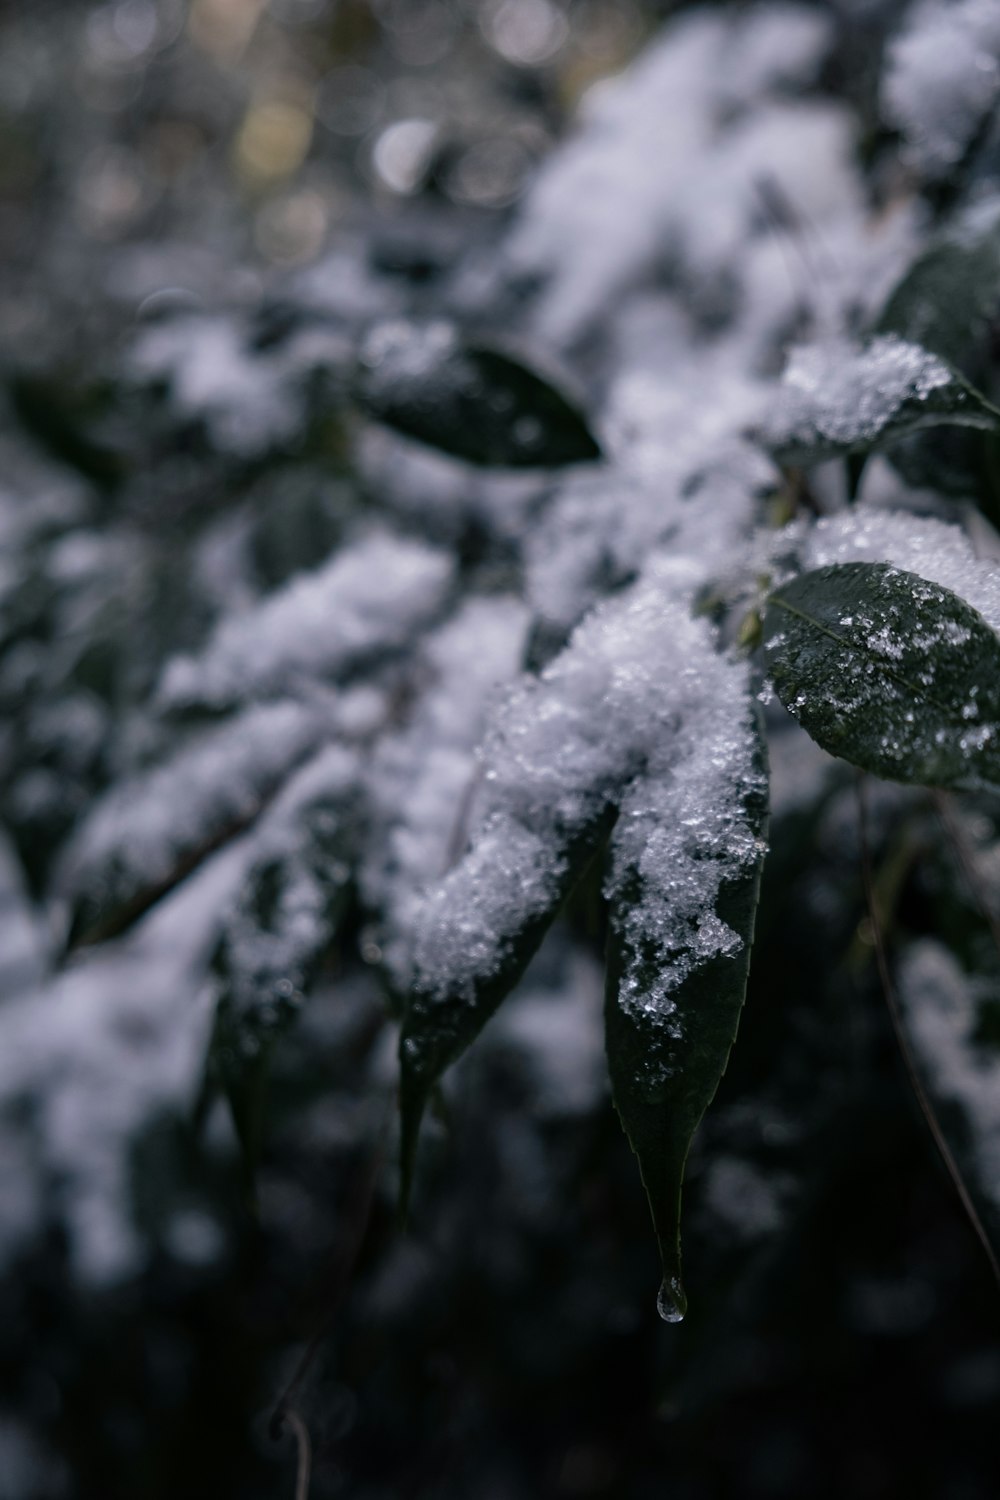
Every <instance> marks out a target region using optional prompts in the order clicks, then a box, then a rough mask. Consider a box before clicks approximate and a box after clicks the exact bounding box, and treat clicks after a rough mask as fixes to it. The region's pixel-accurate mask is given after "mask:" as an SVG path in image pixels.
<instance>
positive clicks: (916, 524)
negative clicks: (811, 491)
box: [779, 505, 1000, 633]
mask: <svg viewBox="0 0 1000 1500" xmlns="http://www.w3.org/2000/svg"><path fill="white" fill-rule="evenodd" d="M779 545H780V543H779ZM800 556H801V560H802V566H803V567H804V568H822V567H825V566H829V565H830V564H832V563H846V562H887V563H893V564H895V566H896V567H897V568H901V569H904V570H905V571H906V572H908V573H917V574H919V575H920V577H921V578H926V579H928V580H929V581H930V582H931V583H939V584H940V585H941V587H942V588H945V589H949V590H950V591H951V592H952V593H953V594H958V596H959V598H961V599H964V600H965V602H966V603H967V604H971V605H972V607H973V609H975V610H977V611H978V612H979V614H981V615H982V616H983V618H984V620H985V621H986V622H987V624H988V625H989V626H990V627H991V629H993V630H995V631H997V632H998V633H1000V567H998V565H997V564H996V563H995V562H988V561H985V560H983V559H982V558H979V557H977V556H976V553H975V551H974V549H973V546H972V543H971V542H970V540H969V538H968V536H967V535H966V534H965V532H964V531H963V530H962V529H961V527H959V526H952V525H948V524H946V523H945V522H943V521H936V520H934V519H933V518H932V517H930V516H913V515H908V514H907V513H906V512H904V511H894V510H882V509H879V508H876V507H875V506H868V505H859V506H857V507H856V508H855V509H854V510H852V511H850V512H848V513H846V514H844V515H839V516H830V517H828V518H826V519H824V520H822V521H819V522H818V523H817V524H816V525H815V526H812V527H810V528H809V530H808V531H807V532H806V533H804V534H803V536H802V542H801V548H800Z"/></svg>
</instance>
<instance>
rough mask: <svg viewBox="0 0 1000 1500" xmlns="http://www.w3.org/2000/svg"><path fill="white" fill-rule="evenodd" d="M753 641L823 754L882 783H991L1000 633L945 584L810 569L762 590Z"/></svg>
mask: <svg viewBox="0 0 1000 1500" xmlns="http://www.w3.org/2000/svg"><path fill="white" fill-rule="evenodd" d="M764 650H765V653H766V657H767V664H768V669H769V671H770V673H771V675H772V677H773V679H774V685H775V688H776V689H777V692H778V696H779V697H780V699H781V701H782V703H783V704H784V705H785V707H786V708H787V709H788V711H789V713H791V714H793V715H794V716H795V718H797V719H798V720H799V722H800V723H801V724H802V725H803V727H804V728H805V729H806V730H808V732H809V733H810V734H811V735H812V737H813V739H815V740H816V741H817V743H818V744H820V745H822V746H823V748H824V749H825V750H828V751H830V753H831V754H833V755H839V756H842V757H843V758H844V759H845V760H849V761H851V762H852V763H853V764H854V765H857V766H861V767H862V768H863V769H864V770H867V771H873V772H874V773H875V774H876V775H878V776H884V777H886V778H887V779H889V780H893V781H903V782H911V783H916V784H917V785H923V786H940V787H975V786H984V785H994V786H995V785H1000V638H998V637H997V635H996V633H995V632H994V631H993V630H992V629H991V628H990V626H989V625H988V624H987V622H986V621H985V620H984V619H983V617H982V615H980V614H979V613H978V612H977V611H976V610H975V609H973V608H972V607H971V606H970V605H969V604H967V603H966V602H965V600H963V599H961V598H959V597H958V595H956V594H953V593H951V592H950V591H949V590H948V589H945V588H942V587H941V586H940V585H939V584H936V583H931V582H929V581H928V580H927V579H925V578H920V577H918V576H917V575H916V574H914V573H907V572H903V571H902V570H900V569H898V568H894V567H891V566H889V565H886V564H882V563H845V564H843V565H840V566H834V567H827V568H820V569H818V570H817V571H815V572H812V573H805V574H802V575H801V576H800V577H798V578H795V579H792V580H791V581H790V582H789V583H786V584H783V585H782V586H781V587H780V588H778V589H777V590H776V591H775V592H774V593H773V594H772V595H771V598H770V601H769V603H768V609H767V615H766V618H765V620H764Z"/></svg>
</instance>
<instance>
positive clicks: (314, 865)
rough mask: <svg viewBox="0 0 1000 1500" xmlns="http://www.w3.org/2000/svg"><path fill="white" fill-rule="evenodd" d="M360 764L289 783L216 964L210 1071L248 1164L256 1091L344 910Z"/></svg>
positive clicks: (329, 767)
mask: <svg viewBox="0 0 1000 1500" xmlns="http://www.w3.org/2000/svg"><path fill="white" fill-rule="evenodd" d="M358 781H359V762H358V756H357V754H356V753H355V752H353V751H350V750H347V749H344V748H342V747H341V746H339V745H334V746H330V747H328V748H327V749H325V750H322V751H320V752H319V754H318V755H317V756H315V757H314V758H313V759H312V760H310V761H309V762H308V763H307V764H306V765H305V766H304V767H303V768H302V769H301V770H300V771H299V772H298V773H297V775H296V776H294V777H293V779H292V780H291V782H290V783H289V785H288V786H287V787H286V788H285V790H284V792H283V793H282V794H281V796H280V797H279V798H278V799H277V800H276V802H275V803H274V805H273V807H272V808H271V809H270V810H269V812H268V814H267V816H266V817H265V819H264V821H263V824H262V826H261V828H260V830H259V832H258V834H257V843H256V854H255V856H254V859H253V862H252V864H251V865H250V867H249V869H248V870H247V873H246V875H245V877H244V881H243V884H242V887H241V889H240V892H239V894H238V896H237V898H236V901H235V903H234V905H233V907H232V909H231V910H230V912H229V915H228V916H227V918H226V921H225V924H224V926H223V930H222V934H221V937H220V940H219V945H218V947H217V949H216V952H215V956H214V959H213V965H212V967H213V970H214V975H215V986H214V988H215V998H216V1021H215V1032H214V1035H213V1039H212V1046H211V1051H210V1056H209V1067H210V1069H211V1070H212V1071H213V1072H214V1073H215V1074H216V1076H217V1077H218V1078H219V1079H220V1081H221V1083H222V1085H223V1087H224V1088H225V1090H226V1093H227V1095H228V1098H229V1101H230V1106H231V1108H232V1111H233V1118H234V1120H235V1122H236V1127H237V1130H238V1132H239V1135H240V1139H241V1142H242V1144H243V1149H244V1152H245V1153H246V1156H247V1158H248V1160H249V1161H250V1162H251V1163H252V1162H253V1161H254V1160H255V1159H256V1155H257V1148H258V1144H259V1141H258V1134H259V1130H258V1127H259V1123H260V1121H259V1105H260V1102H261V1101H260V1086H261V1084H262V1082H263V1071H264V1069H265V1068H266V1064H267V1059H268V1056H269V1053H270V1050H271V1047H272V1046H273V1044H274V1042H275V1041H276V1040H277V1039H278V1037H280V1035H281V1034H282V1032H283V1031H284V1030H285V1029H286V1027H287V1026H288V1025H289V1024H290V1022H291V1021H292V1020H293V1019H294V1016H295V1014H296V1012H297V1011H298V1008H299V1006H300V1005H301V1004H302V1001H303V998H304V995H305V993H306V991H307V990H308V988H309V985H310V983H311V982H312V980H313V977H314V975H315V973H316V969H317V967H318V965H319V963H320V961H321V959H322V956H323V953H324V952H325V951H326V949H327V948H328V947H329V946H330V944H331V942H332V941H333V938H334V936H335V934H336V930H337V925H338V922H339V921H340V918H341V916H342V914H343V912H344V910H345V908H346V905H347V900H348V893H349V886H350V879H351V874H352V866H353V860H354V855H355V844H356V840H357V822H358V806H357V799H358Z"/></svg>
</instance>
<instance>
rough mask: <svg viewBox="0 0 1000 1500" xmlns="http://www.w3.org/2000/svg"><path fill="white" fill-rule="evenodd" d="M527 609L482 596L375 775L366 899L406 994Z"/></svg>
mask: <svg viewBox="0 0 1000 1500" xmlns="http://www.w3.org/2000/svg"><path fill="white" fill-rule="evenodd" d="M525 624H526V611H525V608H524V606H523V605H522V604H521V603H520V601H518V600H517V599H514V598H512V597H510V596H507V595H499V596H494V597H491V598H475V597H474V598H472V599H470V600H468V602H467V603H466V604H465V605H464V606H463V607H462V608H461V609H459V610H458V611H457V612H456V614H455V615H454V617H453V618H452V619H450V620H448V621H447V623H446V624H444V625H443V626H441V627H440V629H439V630H437V631H436V632H434V633H433V634H432V635H430V636H429V637H428V638H427V639H426V641H425V643H424V646H423V649H422V652H421V654H420V657H419V659H418V660H417V661H416V662H415V663H414V670H413V678H414V680H416V681H420V679H421V678H425V679H426V685H425V686H424V689H423V692H422V693H421V694H420V696H419V698H418V700H417V702H416V704H415V706H414V708H413V711H412V713H411V715H410V719H409V722H408V723H407V724H406V726H405V727H404V728H403V729H401V730H400V731H399V732H398V733H397V734H393V735H387V736H385V737H383V739H382V740H381V742H380V743H379V745H378V746H377V748H376V750H375V752H374V755H373V757H372V760H371V763H370V765H369V767H368V768H367V772H366V794H367V799H368V802H369V804H370V815H371V824H372V826H371V830H370V834H369V836H368V838H367V839H366V849H365V857H364V861H363V864H362V868H361V871H360V884H361V891H362V895H363V897H364V899H365V901H366V903H367V905H368V906H369V908H370V909H371V910H373V911H375V912H378V914H379V920H378V926H377V929H376V941H377V946H378V947H379V950H380V953H381V961H382V965H383V967H384V969H385V971H386V973H387V975H388V977H389V979H390V982H391V983H392V985H393V987H394V989H395V990H396V991H397V992H398V993H400V994H402V993H405V991H406V990H407V988H408V987H409V985H410V983H411V981H412V977H413V947H414V942H415V938H416V931H417V925H418V922H419V914H420V911H421V909H422V907H421V903H422V897H423V893H424V890H425V888H426V886H427V885H428V884H430V883H432V882H433V881H434V880H436V879H439V878H441V877H442V876H443V875H444V874H445V873H446V871H447V870H448V867H449V865H451V864H452V863H453V862H454V860H455V859H456V858H457V855H458V854H459V853H460V852H461V847H459V848H458V849H456V848H455V844H456V841H457V840H460V839H461V838H462V825H463V821H464V812H465V809H466V808H467V806H468V805H469V798H470V796H471V794H472V792H473V790H474V788H475V785H476V781H477V761H476V755H475V752H476V748H477V746H478V744H479V742H480V740H481V739H482V735H483V731H484V728H485V724H486V716H487V710H488V708H489V706H490V704H491V703H492V701H493V699H494V697H495V696H496V694H497V692H498V691H499V689H500V687H501V686H506V685H508V684H509V683H510V682H511V680H512V679H513V678H514V677H515V676H516V675H517V673H518V670H519V667H520V661H521V654H522V651H523V646H524V638H525Z"/></svg>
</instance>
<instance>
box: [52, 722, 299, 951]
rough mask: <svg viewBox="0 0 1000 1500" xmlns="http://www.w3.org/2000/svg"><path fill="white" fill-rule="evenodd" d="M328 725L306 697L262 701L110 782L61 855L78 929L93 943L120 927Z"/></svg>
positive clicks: (228, 829) (230, 826) (230, 829)
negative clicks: (159, 760)
mask: <svg viewBox="0 0 1000 1500" xmlns="http://www.w3.org/2000/svg"><path fill="white" fill-rule="evenodd" d="M324 727H325V721H324V718H323V716H322V715H321V714H320V713H318V712H317V711H316V710H315V709H312V708H308V707H306V706H305V705H302V704H298V703H272V704H262V705H259V706H258V707H255V708H250V709H247V710H246V711H245V712H244V713H242V714H240V715H238V716H237V717H236V718H234V719H232V720H230V721H229V722H228V723H226V724H223V725H220V726H218V727H216V728H212V729H208V730H203V731H201V732H200V733H198V734H196V735H194V736H192V737H191V738H190V739H189V740H188V741H187V742H186V743H185V744H183V745H182V747H181V748H180V749H179V750H177V751H176V752H175V753H174V754H173V755H172V757H171V758H170V759H169V760H167V761H165V762H163V763H162V764H159V765H156V766H153V767H151V768H150V769H149V770H146V771H142V772H137V773H136V774H135V775H134V776H132V777H130V778H128V779H126V780H125V781H123V782H121V783H119V784H118V785H117V786H115V787H113V788H112V789H111V790H110V791H109V792H108V793H106V795H105V796H104V797H103V798H102V799H100V800H99V801H98V802H96V803H95V804H94V807H93V810H92V811H91V813H90V814H89V816H88V817H87V818H86V819H85V821H84V822H83V824H82V826H81V828H80V829H79V831H78V833H76V834H75V835H74V837H73V838H72V840H71V841H70V843H69V845H68V847H67V849H66V851H65V854H64V856H63V859H62V864H61V871H60V875H59V888H60V890H61V891H62V893H63V895H64V896H66V897H67V898H68V899H69V901H70V903H71V906H72V912H73V918H72V927H73V935H74V936H75V937H77V938H79V939H82V940H84V941H88V942H94V941H98V940H99V939H100V938H102V937H106V936H108V935H109V934H111V933H113V932H115V931H118V930H120V929H121V928H122V927H124V926H126V925H127V924H128V922H130V921H132V920H133V919H134V918H135V917H137V916H138V915H140V913H141V912H142V911H144V910H145V909H146V908H147V907H148V906H149V905H150V904H151V903H152V902H153V901H155V900H156V899H157V898H158V897H159V896H160V895H162V894H163V892H164V891H166V890H168V889H169V888H170V886H172V885H174V884H176V883H177V881H178V880H180V879H181V878H182V876H184V875H185V874H187V872H188V871H189V870H190V869H192V868H193V866H194V865H196V864H198V863H199V862H200V861H201V860H202V859H203V858H204V857H205V856H206V855H207V854H208V853H210V852H211V850H212V849H214V848H216V847H218V845H220V844H221V843H223V842H225V841H226V840H227V839H229V838H232V837H233V836H234V835H235V834H237V833H239V832H240V831H241V830H242V829H243V828H244V827H245V826H246V825H247V824H248V823H250V822H251V821H252V820H253V819H254V818H255V817H256V816H257V814H258V813H259V812H260V810H261V808H262V806H263V805H264V803H265V802H266V801H267V799H268V798H269V797H271V796H272V795H273V794H274V792H275V791H276V790H277V788H278V787H279V786H280V785H281V782H282V781H283V780H284V778H285V777H286V776H287V775H288V773H289V771H291V770H293V769H294V768H295V766H297V765H298V764H299V763H300V762H301V761H302V760H303V759H304V757H305V756H306V755H308V754H309V753H310V751H311V750H312V749H313V748H314V747H315V746H316V744H317V743H318V741H319V740H320V738H321V736H322V734H323V732H324Z"/></svg>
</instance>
